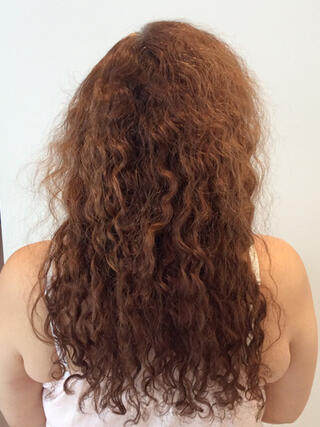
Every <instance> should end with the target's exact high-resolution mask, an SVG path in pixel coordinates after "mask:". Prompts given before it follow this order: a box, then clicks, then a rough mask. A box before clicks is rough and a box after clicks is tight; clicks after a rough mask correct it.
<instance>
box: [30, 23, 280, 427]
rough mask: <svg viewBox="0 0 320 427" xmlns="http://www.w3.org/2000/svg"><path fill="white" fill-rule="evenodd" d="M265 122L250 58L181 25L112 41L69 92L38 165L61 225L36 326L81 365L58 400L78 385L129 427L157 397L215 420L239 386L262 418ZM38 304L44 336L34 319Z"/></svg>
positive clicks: (148, 28) (184, 412)
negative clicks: (258, 246)
mask: <svg viewBox="0 0 320 427" xmlns="http://www.w3.org/2000/svg"><path fill="white" fill-rule="evenodd" d="M264 118H265V115H264V110H263V104H262V101H261V97H260V96H259V87H258V84H257V83H256V81H255V79H254V78H253V76H252V75H251V74H250V72H249V70H248V68H247V66H246V64H245V61H244V60H243V59H242V58H241V57H240V56H239V55H237V54H236V53H235V52H234V51H233V50H232V48H231V47H230V46H229V45H228V44H227V43H226V42H224V41H222V40H221V39H219V38H218V37H217V36H215V35H213V34H212V33H210V32H208V31H205V30H204V29H201V28H200V27H199V28H197V27H196V26H195V25H192V24H190V23H187V22H182V21H180V22H178V21H155V22H149V23H147V24H146V25H144V26H143V27H142V30H141V31H140V32H136V33H132V34H130V35H128V36H127V37H125V38H123V39H121V40H120V41H119V42H117V43H116V44H115V45H114V46H113V47H112V48H111V49H110V50H109V51H108V52H107V54H106V55H105V56H104V57H103V58H102V59H101V60H100V61H99V62H98V63H97V64H96V65H95V66H94V67H93V69H92V70H91V71H90V73H89V74H88V76H87V77H86V78H85V79H84V81H83V82H82V83H81V84H80V86H79V87H78V88H77V89H76V91H75V94H74V95H73V97H72V99H71V101H70V103H69V104H68V107H67V110H66V113H65V116H64V118H63V121H62V123H61V125H60V126H59V127H58V128H57V129H56V130H55V133H54V137H53V138H52V141H50V144H49V154H48V156H47V158H46V159H45V161H44V164H43V166H44V168H43V169H41V170H42V171H43V170H44V171H45V175H44V178H43V179H42V181H41V184H40V185H41V186H42V185H43V186H45V188H46V189H47V191H48V195H49V208H50V212H51V213H52V215H54V216H55V215H56V210H55V203H57V202H60V203H61V205H62V207H63V210H64V213H65V218H64V219H63V221H61V223H60V225H59V227H58V228H57V229H56V230H55V231H54V234H53V237H52V240H51V242H50V245H49V250H48V253H47V255H46V258H45V260H44V262H43V264H42V266H41V269H40V271H39V276H38V283H39V284H40V288H39V289H40V291H39V292H40V293H39V295H38V296H37V298H36V300H35V303H34V305H33V307H32V311H31V324H32V327H33V330H34V332H35V333H36V335H37V336H38V338H39V339H41V340H42V341H44V340H45V339H46V340H48V339H49V341H50V340H51V342H52V334H51V331H50V324H49V320H50V321H51V322H52V328H53V332H54V334H55V335H56V340H57V343H58V345H59V347H60V348H61V351H62V357H63V358H64V359H65V360H66V357H68V358H69V360H70V361H72V364H73V365H74V366H75V367H77V370H78V371H77V372H78V374H73V375H71V376H70V377H69V378H68V379H66V380H65V381H64V384H63V386H64V390H65V392H66V393H72V390H71V389H70V384H69V382H70V381H73V380H74V378H78V379H80V378H84V379H86V380H87V382H88V389H87V390H86V392H85V393H83V394H82V395H81V398H80V399H79V401H78V404H79V409H80V410H81V411H83V402H84V400H85V399H86V398H88V396H90V397H92V399H93V402H94V408H95V411H96V412H97V413H101V412H102V411H103V410H104V409H105V408H107V407H108V408H110V409H111V410H112V411H113V412H115V413H118V414H126V411H127V410H128V409H129V406H131V407H134V408H135V410H136V416H135V418H134V419H130V420H127V421H126V423H125V425H127V423H128V422H130V421H133V422H134V424H137V423H138V421H139V420H140V418H141V417H143V414H144V410H145V404H143V399H145V398H146V397H148V399H149V398H150V399H152V400H153V401H154V402H155V403H156V402H158V399H157V398H155V397H154V396H153V392H154V389H155V388H156V389H157V390H160V393H161V394H160V396H161V397H160V400H161V401H160V402H159V405H160V404H161V405H162V406H163V404H167V405H168V406H167V407H166V410H167V409H168V408H169V407H170V406H171V407H174V410H175V413H176V414H179V415H181V416H185V417H194V416H195V415H196V413H198V415H199V416H200V417H204V416H203V415H201V413H202V412H203V409H202V408H201V406H199V404H203V405H205V406H207V407H208V410H209V413H208V415H206V418H207V417H209V416H210V417H211V419H212V420H213V419H215V417H216V416H217V414H215V411H214V409H216V408H218V407H220V408H226V407H228V409H229V410H234V409H235V408H236V406H237V405H238V404H241V402H242V400H243V397H242V395H241V393H240V391H244V392H245V395H246V398H248V399H249V400H256V401H258V402H259V411H258V412H257V420H258V418H259V416H260V414H261V413H262V411H263V408H264V406H265V400H264V396H263V393H262V390H261V386H262V385H264V384H265V383H266V380H265V376H264V375H260V374H261V373H262V371H260V369H261V367H264V368H265V369H266V371H265V372H266V375H269V374H267V372H268V367H267V366H266V365H264V364H263V363H262V360H261V353H262V344H263V340H264V331H263V329H262V326H263V324H262V322H263V320H264V319H265V318H266V314H267V301H266V299H265V297H264V295H263V294H262V292H261V287H262V286H263V283H261V286H259V283H258V281H257V278H256V276H255V274H254V271H253V269H252V266H251V261H250V257H249V248H250V247H251V245H252V244H253V243H254V237H255V234H254V232H253V226H252V224H253V219H254V213H255V203H256V201H257V200H258V196H259V194H260V191H261V183H262V178H263V175H264V171H263V167H261V166H262V165H263V164H262V162H261V160H260V159H259V157H258V153H259V152H261V150H262V149H263V143H264V141H265V139H266V138H265V135H266V132H265V128H264ZM259 150H260V151H259ZM257 237H258V238H259V236H258V235H257ZM263 243H264V242H263ZM264 244H265V243H264ZM265 246H266V245H265ZM266 250H267V252H268V248H267V247H266ZM268 255H269V253H268ZM269 259H270V255H269ZM50 267H52V276H51V280H50V281H48V283H46V280H47V275H48V272H49V269H50ZM45 287H47V291H46V293H45ZM40 299H43V300H44V301H45V304H46V306H47V309H48V315H47V317H46V319H45V323H44V331H45V339H44V338H43V337H41V336H40V334H39V331H37V330H36V329H35V327H34V324H33V317H34V311H35V310H36V305H37V304H38V302H39V301H40ZM278 307H279V306H278ZM279 308H280V307H279ZM249 336H251V341H250V343H249V344H248V341H247V338H248V337H249ZM152 353H153V357H150V354H152ZM54 363H55V364H57V365H58V366H59V367H60V369H61V371H62V372H63V374H64V373H65V367H64V365H63V364H62V363H61V361H59V360H56V361H55V362H54ZM242 370H243V372H244V374H245V378H246V383H245V385H243V383H242V382H241V380H240V379H241V372H242ZM269 372H270V370H269ZM142 373H143V376H144V379H143V381H142V385H141V390H140V391H139V390H138V388H137V384H136V382H137V381H136V380H137V375H142ZM187 373H188V375H187ZM190 374H191V376H190ZM188 376H189V377H188ZM55 379H58V378H56V377H55ZM212 383H214V384H216V385H218V389H219V391H215V392H214V394H213V396H214V398H215V403H214V404H213V403H212V402H213V399H212V398H211V397H210V398H208V399H207V396H208V392H209V391H210V384H212ZM124 394H126V396H127V397H129V398H128V404H129V406H127V405H126V403H125V401H123V396H124ZM148 399H147V400H148ZM210 402H211V403H210ZM156 408H157V410H159V407H158V406H156Z"/></svg>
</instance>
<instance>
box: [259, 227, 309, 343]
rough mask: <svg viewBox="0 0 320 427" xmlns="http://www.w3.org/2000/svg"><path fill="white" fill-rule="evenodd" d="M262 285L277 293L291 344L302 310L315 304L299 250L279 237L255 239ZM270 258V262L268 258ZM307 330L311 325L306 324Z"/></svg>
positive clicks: (261, 236) (276, 296)
mask: <svg viewBox="0 0 320 427" xmlns="http://www.w3.org/2000/svg"><path fill="white" fill-rule="evenodd" d="M255 248H256V251H257V255H258V260H259V267H260V275H261V282H262V283H264V284H265V285H266V286H267V287H268V289H269V290H271V292H272V293H273V295H274V297H275V299H276V301H277V302H278V303H279V304H280V306H281V309H283V311H284V314H285V316H286V320H287V334H288V339H289V342H290V341H291V339H292V337H293V334H294V333H295V327H296V322H295V319H296V317H297V314H298V311H299V307H301V308H302V305H301V303H302V302H303V301H305V302H306V304H309V306H312V305H313V301H312V292H311V286H310V282H309V278H308V274H307V271H306V268H305V265H304V262H303V260H302V258H301V256H300V254H299V253H298V252H297V250H296V249H295V248H294V247H293V246H292V245H291V244H290V243H288V242H287V241H285V240H283V239H280V238H278V237H274V236H269V235H263V234H259V235H256V236H255ZM268 253H269V255H270V259H269V256H268ZM305 326H306V327H307V325H305Z"/></svg>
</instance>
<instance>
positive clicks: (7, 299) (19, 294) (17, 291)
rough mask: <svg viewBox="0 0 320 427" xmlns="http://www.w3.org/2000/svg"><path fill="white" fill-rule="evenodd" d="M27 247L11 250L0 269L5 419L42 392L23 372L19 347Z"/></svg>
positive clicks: (0, 387) (0, 384)
mask: <svg viewBox="0 0 320 427" xmlns="http://www.w3.org/2000/svg"><path fill="white" fill-rule="evenodd" d="M29 249H30V245H29V247H28V249H27V247H23V248H20V249H18V250H17V251H15V252H14V253H13V254H12V255H11V256H10V258H9V259H8V260H7V262H6V263H5V264H4V266H3V267H2V269H1V272H0V348H1V351H0V410H1V411H2V412H3V414H4V416H5V418H6V419H7V421H8V422H9V423H10V422H11V423H14V422H15V421H14V420H17V419H18V416H20V413H22V412H24V413H25V414H27V413H28V411H29V407H30V405H32V404H33V403H34V402H39V399H40V396H41V392H42V384H41V383H38V382H36V381H34V380H32V379H31V378H30V377H29V376H28V375H27V373H26V371H25V368H24V361H23V357H22V354H21V352H20V347H19V342H20V341H21V340H22V336H23V335H24V331H25V325H26V321H27V315H26V305H25V301H24V298H23V296H24V295H25V291H26V289H27V288H28V280H29V279H30V277H28V274H27V272H28V271H30V268H29V267H30V266H29V262H30V258H29V255H30V250H29ZM26 396H28V399H26ZM26 405H29V406H28V407H26ZM19 411H20V412H19ZM18 412H19V413H18Z"/></svg>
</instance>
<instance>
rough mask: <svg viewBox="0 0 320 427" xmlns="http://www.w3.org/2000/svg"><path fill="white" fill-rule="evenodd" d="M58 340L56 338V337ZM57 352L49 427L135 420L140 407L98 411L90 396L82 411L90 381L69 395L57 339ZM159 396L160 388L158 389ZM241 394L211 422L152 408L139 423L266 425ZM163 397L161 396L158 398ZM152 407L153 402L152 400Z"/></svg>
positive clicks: (75, 384)
mask: <svg viewBox="0 0 320 427" xmlns="http://www.w3.org/2000/svg"><path fill="white" fill-rule="evenodd" d="M249 253H250V258H251V262H252V269H253V271H254V273H255V275H256V278H257V281H258V283H259V285H260V271H259V262H258V257H257V253H256V250H255V247H254V245H252V246H251V247H250V251H249ZM250 338H251V339H252V337H248V338H247V343H249V342H250V340H251V339H250ZM54 340H55V337H54ZM55 345H56V350H57V355H58V357H59V358H60V360H61V361H62V363H63V364H64V366H65V367H66V369H67V370H66V373H65V375H64V376H63V377H62V378H61V379H60V380H58V381H52V382H46V383H44V384H43V393H42V403H43V408H44V412H45V415H46V419H47V421H46V427H102V426H112V427H122V426H124V422H125V421H126V420H128V419H129V418H130V419H133V418H134V417H135V413H136V410H135V409H134V408H131V406H129V405H128V406H127V412H126V414H124V415H118V414H114V413H113V412H112V411H111V409H109V408H106V409H105V410H104V411H103V412H102V414H99V415H98V414H97V413H96V412H95V411H94V407H93V404H92V403H91V401H90V400H89V399H87V400H85V402H84V408H85V414H82V413H81V412H80V410H79V408H78V399H79V397H80V395H81V393H82V392H83V391H84V390H85V389H86V386H87V385H88V383H87V382H86V380H85V379H76V378H74V380H73V381H71V382H70V384H71V389H72V390H74V394H71V395H67V394H66V393H65V392H64V390H63V382H64V381H65V379H66V378H67V377H68V376H70V372H69V371H68V366H67V364H66V363H65V362H63V359H62V357H61V352H60V349H59V347H58V345H57V343H56V341H55ZM53 383H54V385H55V390H54V393H53V394H52V395H51V397H49V398H48V399H47V398H46V396H45V395H46V391H47V390H48V391H51V388H52V385H53ZM261 391H262V393H263V395H264V398H265V397H266V394H265V389H264V387H263V386H261ZM154 393H155V396H157V393H156V391H155V392H154ZM240 393H241V395H242V396H243V397H244V400H243V402H242V404H241V405H239V406H238V408H237V409H236V410H235V412H233V413H231V414H230V415H229V413H228V410H227V408H225V409H224V411H222V412H219V408H218V407H217V410H216V408H215V407H214V415H215V419H214V421H213V422H211V423H210V419H207V420H203V419H201V418H200V417H199V416H198V415H197V416H196V417H195V418H193V419H192V418H186V419H182V417H179V416H177V415H175V414H174V413H173V412H172V410H173V409H171V410H169V412H168V413H167V414H165V415H163V416H159V415H157V414H156V413H155V412H154V413H152V409H151V410H150V412H149V418H148V419H147V420H145V421H143V420H142V418H140V421H139V423H138V424H137V426H139V427H177V426H190V427H198V426H203V427H204V426H206V427H209V426H211V427H231V426H232V427H253V426H262V425H263V424H262V421H261V417H262V415H261V417H260V419H259V421H256V413H257V403H258V402H257V401H255V400H252V401H248V400H247V399H246V398H245V396H244V393H243V392H241V391H240ZM158 400H160V399H158ZM123 401H124V402H126V398H125V397H124V398H123ZM150 406H151V408H152V403H150ZM217 411H218V414H225V418H224V420H220V419H219V418H218V417H217V418H216V414H217ZM207 413H208V408H207V407H204V414H205V415H206V414H207Z"/></svg>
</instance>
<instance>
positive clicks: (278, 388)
mask: <svg viewBox="0 0 320 427" xmlns="http://www.w3.org/2000/svg"><path fill="white" fill-rule="evenodd" d="M272 239H273V242H272V243H270V239H269V244H268V246H269V249H270V248H271V256H272V257H273V261H272V262H273V269H272V272H273V277H274V279H275V281H276V282H277V283H279V285H280V286H281V287H283V288H284V289H285V292H284V293H283V294H284V295H285V301H283V303H282V308H284V309H285V311H286V314H287V320H288V330H287V336H288V342H289V346H290V356H291V357H290V365H289V367H288V369H287V371H286V372H285V374H284V375H283V376H282V377H281V378H280V379H279V380H278V381H276V382H274V383H269V384H267V385H266V387H265V390H266V400H267V402H266V409H265V413H264V418H263V421H264V422H271V421H268V419H269V420H272V419H274V420H278V423H288V422H294V421H295V420H296V419H297V418H298V417H299V416H300V414H301V413H302V411H303V409H304V408H305V406H306V404H307V401H308V398H309V396H310V393H311V389H312V384H313V380H314V375H315V369H316V361H317V355H318V331H317V320H316V315H315V310H314V304H313V299H312V292H311V287H310V283H309V279H308V275H307V272H306V269H305V266H304V264H303V261H302V259H301V257H300V256H299V254H298V253H297V252H296V250H295V249H294V248H293V247H292V246H291V245H290V244H288V243H287V242H285V241H283V240H281V239H276V238H272Z"/></svg>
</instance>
